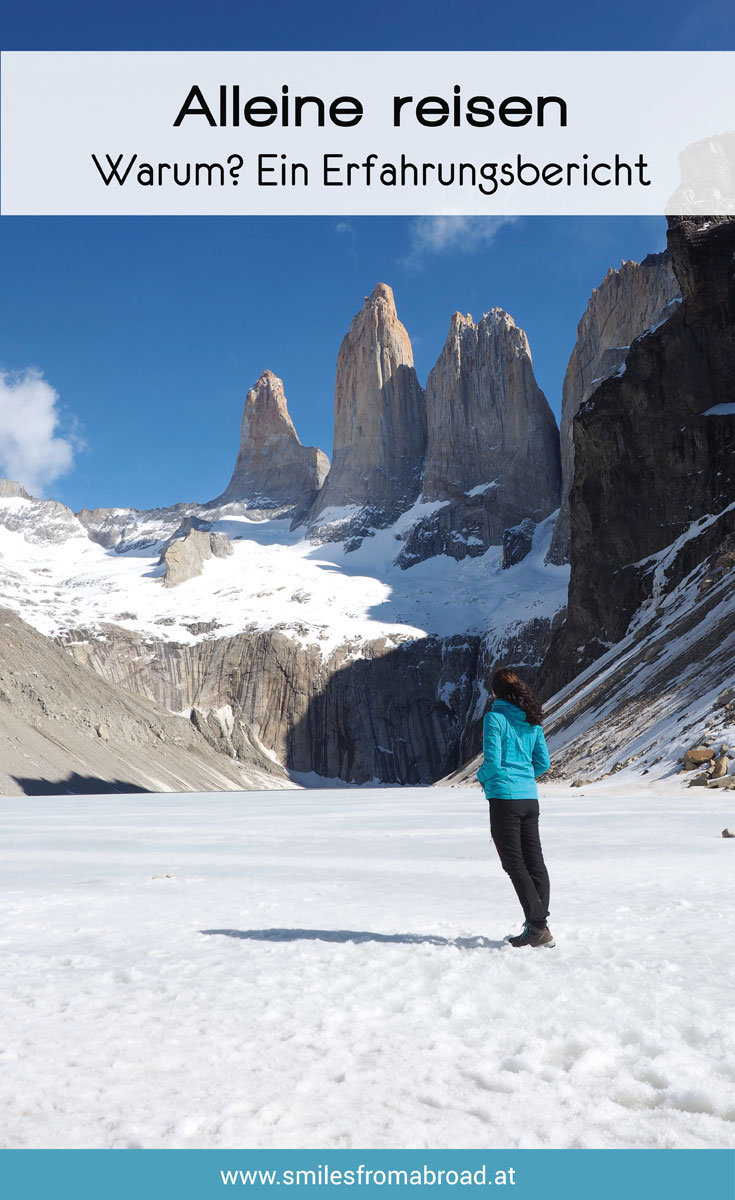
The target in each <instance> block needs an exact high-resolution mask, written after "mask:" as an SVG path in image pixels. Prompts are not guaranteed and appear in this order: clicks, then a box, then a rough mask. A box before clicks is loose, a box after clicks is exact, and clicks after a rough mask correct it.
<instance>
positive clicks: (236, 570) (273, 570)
mask: <svg viewBox="0 0 735 1200" xmlns="http://www.w3.org/2000/svg"><path fill="white" fill-rule="evenodd" d="M437 507H441V505H436V504H428V505H427V504H421V503H417V504H415V505H414V506H413V508H412V509H410V510H409V511H408V512H407V513H404V514H403V516H402V517H400V518H399V520H398V521H397V522H396V524H395V525H393V526H392V527H391V528H390V529H383V530H377V531H376V532H375V534H374V535H373V536H371V537H366V538H365V540H364V541H363V543H362V545H361V547H360V548H359V550H356V551H354V552H351V553H347V554H346V553H345V550H344V546H343V545H342V544H341V543H339V542H329V543H325V544H324V545H312V544H311V543H310V542H309V541H308V540H306V539H305V538H304V530H303V529H298V530H295V531H292V530H291V529H290V523H289V521H288V520H284V519H272V520H250V519H248V518H247V517H245V516H231V517H229V518H222V519H220V520H217V521H215V522H214V524H213V529H214V530H216V531H219V532H223V533H226V534H227V535H228V537H230V538H231V539H232V548H233V554H232V556H230V557H227V558H223V559H218V558H213V559H210V560H208V561H207V562H206V563H205V564H204V570H203V573H202V574H201V575H200V576H198V577H196V578H194V579H190V580H187V581H186V582H185V583H182V584H180V585H179V586H177V587H175V588H168V589H166V588H164V587H163V584H162V578H161V577H162V574H163V567H162V566H160V565H159V563H158V560H159V557H160V551H161V546H162V545H163V542H164V540H165V539H166V538H167V537H168V536H170V534H171V533H172V532H173V531H174V529H175V528H176V527H177V524H178V522H179V520H180V519H181V516H182V514H181V513H179V514H178V515H177V518H176V519H175V520H173V519H171V518H169V519H168V521H164V520H163V519H161V520H158V521H155V520H152V519H151V520H149V521H146V520H145V515H144V514H138V518H139V523H140V533H141V534H145V536H146V537H148V538H150V539H156V538H157V539H159V540H158V541H152V544H151V545H149V546H147V547H145V548H142V549H137V550H131V551H129V552H127V553H125V554H116V553H115V551H114V550H105V549H103V548H102V546H100V545H98V544H97V543H95V542H92V541H90V540H89V539H88V538H87V537H86V535H85V534H84V530H83V528H82V526H81V525H80V524H79V522H78V521H76V520H75V518H73V517H69V518H68V519H67V525H65V526H64V527H63V528H62V529H61V531H60V533H59V538H58V541H50V542H49V541H46V540H44V539H43V536H42V535H44V533H45V532H47V530H48V527H49V516H48V513H47V512H46V510H45V507H44V506H43V504H39V502H36V501H27V500H22V499H17V498H11V499H4V500H3V499H0V566H2V568H3V571H2V579H1V580H0V604H4V605H7V606H8V607H10V608H12V609H13V610H14V611H16V612H17V613H19V615H21V616H22V617H23V619H24V620H26V621H28V622H29V623H30V624H31V625H33V626H34V627H35V628H36V629H38V630H39V632H40V633H43V634H45V635H46V636H54V635H56V634H57V633H59V632H60V631H62V630H65V629H73V628H78V627H88V628H90V629H93V630H97V629H99V627H100V625H101V624H102V623H104V622H111V623H113V624H115V625H119V626H121V627H122V628H123V629H130V630H136V631H138V632H139V633H141V634H143V635H144V636H146V637H152V638H156V639H160V640H163V641H167V640H173V641H177V642H181V643H183V644H187V645H190V644H193V643H195V642H198V641H200V640H201V639H202V638H203V637H204V636H211V634H210V635H206V634H203V633H199V634H197V633H196V632H192V629H191V628H190V626H191V625H196V624H197V623H200V622H202V621H203V620H206V622H210V621H215V622H216V635H217V636H218V637H226V636H233V635H235V634H237V633H240V632H242V630H243V629H244V628H246V627H247V628H257V629H272V628H273V627H274V626H277V627H278V628H280V629H281V630H282V632H283V633H284V634H285V635H286V636H287V637H290V638H292V639H293V640H295V641H300V642H302V643H303V644H313V645H317V646H319V647H320V648H321V651H322V653H323V654H324V655H325V656H326V655H328V654H329V653H330V652H331V651H332V650H334V649H335V648H336V647H337V646H340V645H342V644H343V643H345V642H346V641H349V640H350V639H361V640H369V639H371V638H377V637H381V636H388V637H393V638H405V637H414V638H415V637H421V636H423V635H424V634H427V633H428V634H437V635H439V636H450V635H453V634H461V633H463V632H466V631H471V632H474V633H481V632H484V631H485V630H486V629H487V628H489V627H492V628H493V629H494V630H495V631H496V634H497V636H498V637H500V636H502V635H503V634H504V633H505V632H506V631H512V630H513V629H516V628H518V627H520V626H522V625H523V623H524V622H525V621H528V620H531V619H533V618H536V617H552V616H553V615H554V613H555V612H556V611H557V610H558V609H559V608H561V607H562V605H563V604H564V603H565V602H566V594H567V584H568V579H569V569H568V567H553V566H546V565H545V564H544V556H545V554H546V551H547V549H548V546H549V542H550V539H551V534H552V529H553V523H554V522H553V516H552V517H549V518H547V520H546V521H544V522H543V523H542V524H541V525H539V527H538V529H537V530H536V534H535V538H534V545H533V549H532V551H531V553H530V554H529V555H528V556H527V557H526V559H524V560H523V561H522V562H521V563H518V564H517V565H516V566H514V567H512V568H511V569H510V570H507V571H503V570H502V551H501V550H500V549H499V547H497V546H494V547H491V548H490V549H489V550H488V551H486V552H485V554H483V555H481V556H479V557H476V558H471V557H467V558H465V559H463V560H462V561H461V562H460V561H455V559H453V558H448V557H447V556H446V555H439V556H437V557H436V558H432V559H429V560H427V561H426V562H422V563H419V564H417V565H416V566H414V567H412V568H411V569H410V570H406V571H404V570H401V568H400V567H398V566H397V565H396V564H395V562H394V560H395V558H396V557H397V556H398V554H399V553H400V551H401V549H402V548H403V543H402V542H401V541H399V540H398V538H397V535H399V534H403V533H405V532H406V531H407V530H408V529H409V528H410V527H411V525H412V524H414V523H415V522H416V521H417V520H419V519H420V518H421V517H422V516H426V515H427V512H432V511H433V510H434V509H435V508H437ZM205 515H206V514H205ZM21 518H22V519H24V520H25V521H26V524H25V525H21V526H20V528H18V529H16V528H13V529H9V528H6V527H5V525H4V524H3V522H4V521H19V520H21Z"/></svg>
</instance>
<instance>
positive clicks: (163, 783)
mask: <svg viewBox="0 0 735 1200" xmlns="http://www.w3.org/2000/svg"><path fill="white" fill-rule="evenodd" d="M0 712H2V722H0V794H2V795H4V796H9V795H23V794H26V795H33V794H42V795H47V794H50V793H58V792H91V793H97V792H110V791H119V792H134V791H152V792H161V791H167V792H187V791H233V790H239V789H243V788H246V789H271V788H283V787H293V786H294V785H293V783H292V782H291V780H290V779H289V776H288V774H287V773H286V771H284V770H283V768H282V767H280V766H279V765H278V764H277V763H275V762H274V761H273V760H272V759H271V758H270V757H269V756H268V755H267V754H266V753H265V752H264V750H263V748H262V746H260V745H259V744H258V742H257V739H256V738H255V737H254V736H253V735H252V733H251V732H250V731H249V730H248V729H246V728H245V726H244V725H243V723H242V721H241V720H240V719H239V717H237V716H236V714H233V713H232V712H231V711H230V712H229V713H222V714H221V715H220V719H219V721H218V722H217V721H216V720H214V719H213V718H209V719H207V718H206V717H205V716H204V715H203V714H201V713H195V714H194V720H193V721H192V720H186V719H185V718H183V717H177V716H173V715H172V714H171V713H170V712H167V711H165V710H164V709H162V708H160V707H159V706H157V705H155V704H152V703H150V702H149V701H147V700H145V699H143V698H141V697H140V696H136V695H133V694H132V693H131V692H128V691H125V690H123V689H121V688H119V687H116V686H114V685H113V684H111V683H109V682H107V681H106V680H105V679H104V678H101V677H100V674H99V673H98V672H96V671H92V670H90V669H89V668H88V667H85V666H83V665H80V664H79V663H78V662H75V661H73V659H72V657H70V655H69V654H68V653H66V652H65V651H64V650H63V649H61V648H60V647H59V646H57V645H55V644H54V643H53V642H52V641H50V640H49V639H48V638H46V637H44V636H43V635H42V634H40V633H39V632H38V631H37V630H36V629H33V628H32V627H31V626H30V625H28V624H27V623H26V622H25V621H22V620H21V619H20V617H18V616H17V614H16V613H14V612H12V611H11V610H10V609H7V608H3V609H0Z"/></svg>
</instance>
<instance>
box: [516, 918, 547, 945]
mask: <svg viewBox="0 0 735 1200" xmlns="http://www.w3.org/2000/svg"><path fill="white" fill-rule="evenodd" d="M508 941H509V942H510V944H511V946H534V947H538V946H546V947H547V949H549V950H550V949H551V947H552V946H555V945H556V942H555V941H554V939H553V937H552V936H551V930H550V929H536V927H535V926H534V925H531V923H530V922H529V921H525V922H524V924H523V929H522V930H521V932H520V933H519V934H518V936H517V937H512V938H508Z"/></svg>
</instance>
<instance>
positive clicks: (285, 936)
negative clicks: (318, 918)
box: [199, 929, 505, 950]
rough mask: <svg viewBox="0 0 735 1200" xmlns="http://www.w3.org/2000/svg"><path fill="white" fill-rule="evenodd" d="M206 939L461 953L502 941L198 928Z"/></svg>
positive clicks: (343, 931) (330, 931)
mask: <svg viewBox="0 0 735 1200" xmlns="http://www.w3.org/2000/svg"><path fill="white" fill-rule="evenodd" d="M199 932H200V933H201V934H204V935H206V936H208V937H209V936H220V937H231V938H240V939H241V940H243V941H252V942H341V943H344V942H357V943H360V942H390V943H398V944H399V945H403V946H413V945H421V944H427V945H430V946H456V947H458V948H459V949H460V950H499V949H500V948H501V947H502V946H504V945H505V942H492V941H490V939H489V938H486V937H480V936H478V937H458V938H445V937H439V936H438V935H436V934H433V933H427V934H423V933H370V932H368V931H366V930H355V929H200V930H199Z"/></svg>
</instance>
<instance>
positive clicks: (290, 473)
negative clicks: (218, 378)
mask: <svg viewBox="0 0 735 1200" xmlns="http://www.w3.org/2000/svg"><path fill="white" fill-rule="evenodd" d="M328 470H329V459H328V458H327V456H326V454H323V453H322V451H321V450H318V449H317V448H316V446H302V445H301V442H300V441H299V438H298V435H297V433H296V430H295V429H294V425H293V421H292V420H291V417H290V415H289V411H288V404H287V402H286V396H285V393H284V390H283V381H282V380H280V379H279V378H278V376H277V375H274V374H273V372H272V371H264V372H263V374H262V375H261V376H260V379H259V380H258V382H257V383H256V384H255V385H254V386H253V387H251V388H250V390H249V392H248V394H247V396H246V398H245V408H244V410H243V414H242V426H241V430H240V448H239V450H238V454H237V461H236V462H235V469H234V471H233V472H232V478H231V479H230V482H229V483H228V485H227V487H226V488H225V490H224V492H223V493H222V495H221V496H219V497H218V498H217V500H215V501H213V502H212V503H213V504H215V505H217V504H227V503H229V502H230V501H232V500H243V501H246V502H247V504H248V506H249V507H250V508H265V509H268V508H279V507H283V506H286V507H291V506H297V507H299V508H303V507H305V506H308V505H310V504H311V503H312V502H313V500H314V498H315V496H316V494H317V492H318V491H319V489H320V488H321V486H322V484H323V482H324V480H325V479H326V476H327V472H328Z"/></svg>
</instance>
